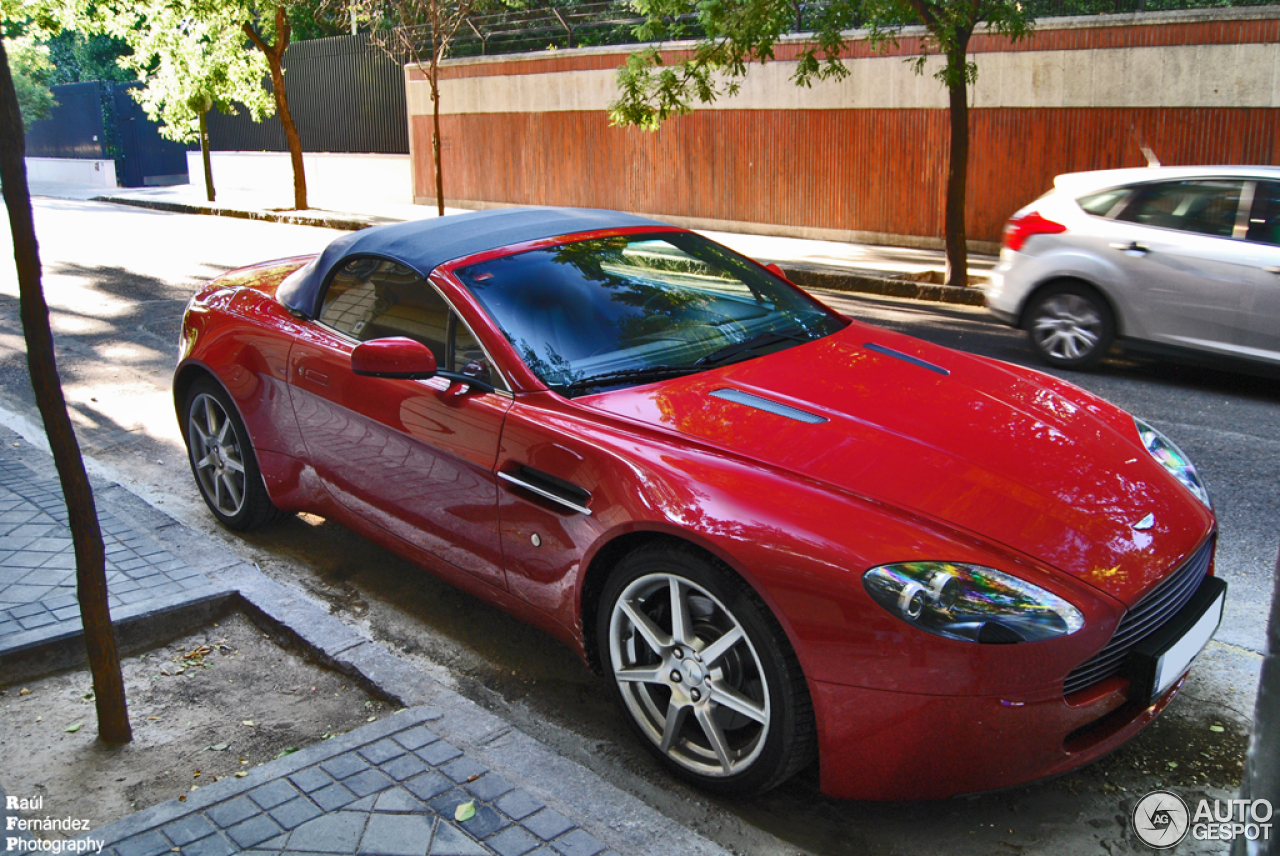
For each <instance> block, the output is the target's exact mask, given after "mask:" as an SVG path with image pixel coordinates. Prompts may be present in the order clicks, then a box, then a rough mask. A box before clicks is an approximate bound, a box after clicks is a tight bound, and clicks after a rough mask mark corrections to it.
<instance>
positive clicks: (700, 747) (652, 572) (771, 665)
mask: <svg viewBox="0 0 1280 856" xmlns="http://www.w3.org/2000/svg"><path fill="white" fill-rule="evenodd" d="M597 627H598V633H599V635H598V637H597V638H598V639H599V640H600V641H601V645H602V651H601V654H602V657H601V659H602V660H603V662H604V665H605V668H606V670H607V671H608V674H609V675H610V677H611V678H612V681H613V685H614V690H615V697H616V698H617V700H618V702H619V704H620V705H621V707H622V710H623V712H624V714H625V715H626V718H627V721H628V722H629V724H630V725H631V727H632V728H633V730H635V731H636V732H637V733H638V734H639V735H640V737H641V739H642V740H643V742H644V743H645V745H646V746H647V747H648V748H649V749H650V750H651V751H653V752H654V753H655V754H656V755H657V757H658V758H659V759H660V760H661V761H662V763H663V764H664V765H665V766H666V767H667V768H668V769H669V770H671V771H672V772H674V773H675V774H676V775H678V776H680V777H682V778H684V779H687V780H689V781H691V782H693V783H694V784H696V785H698V786H699V787H702V788H706V789H708V790H712V791H718V792H721V793H737V794H751V793H761V792H763V791H766V790H769V789H770V788H773V787H776V786H777V785H779V784H781V783H782V782H784V781H785V780H786V779H788V778H790V777H791V776H792V775H794V774H795V773H796V772H798V771H799V770H800V769H802V768H803V767H804V766H805V765H806V764H808V763H809V761H810V760H811V758H812V755H813V752H814V746H815V736H814V725H813V706H812V702H811V701H810V698H809V693H808V688H807V686H806V684H805V680H804V675H803V674H802V673H801V671H800V664H799V662H798V661H797V660H796V657H795V654H794V653H793V652H792V650H791V647H790V645H789V644H788V642H787V640H786V637H785V636H784V634H783V633H782V629H781V628H780V627H779V626H778V625H777V622H776V621H775V620H774V619H773V616H772V615H771V614H770V613H769V612H768V608H767V607H766V606H765V605H764V603H763V602H761V601H760V599H759V598H758V597H757V596H756V595H755V593H754V592H753V591H751V589H750V588H749V587H748V586H747V585H746V584H745V583H744V582H742V580H741V579H739V578H737V577H736V576H735V575H733V574H732V573H731V572H729V571H728V570H727V569H723V568H720V567H717V566H715V565H713V564H712V563H711V562H710V561H708V560H706V559H704V558H703V557H702V556H700V555H698V554H696V552H694V551H691V550H684V549H679V548H666V547H664V548H651V549H647V550H643V551H640V552H637V553H633V554H631V555H630V556H628V557H627V558H626V559H624V560H623V561H622V563H621V564H620V565H619V566H618V568H616V569H615V571H614V573H613V574H612V576H611V577H610V579H609V581H608V583H607V584H606V587H605V591H604V596H603V598H602V599H601V605H600V612H599V616H598V625H597Z"/></svg>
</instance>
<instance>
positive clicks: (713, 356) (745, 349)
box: [693, 329, 811, 366]
mask: <svg viewBox="0 0 1280 856" xmlns="http://www.w3.org/2000/svg"><path fill="white" fill-rule="evenodd" d="M810 338H811V336H810V335H809V332H808V331H807V330H800V329H792V330H776V331H774V330H770V331H768V332H765V333H760V334H758V335H756V336H752V337H751V338H750V339H744V340H742V341H741V342H734V343H733V344H732V345H725V346H724V347H723V348H721V349H719V350H718V351H712V352H711V353H709V354H707V355H706V356H705V357H699V358H698V359H697V360H696V361H694V363H693V364H694V365H695V366H714V365H719V364H720V363H727V362H729V361H730V360H732V359H734V358H735V357H739V356H755V353H754V352H755V351H756V350H757V349H758V348H767V347H769V346H770V345H777V344H780V343H782V342H808V341H809V340H810Z"/></svg>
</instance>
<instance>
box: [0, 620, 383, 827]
mask: <svg viewBox="0 0 1280 856" xmlns="http://www.w3.org/2000/svg"><path fill="white" fill-rule="evenodd" d="M123 669H124V679H125V692H126V695H127V697H128V700H129V719H130V722H131V724H132V726H133V742H132V743H130V744H128V745H127V746H121V747H108V746H104V745H103V744H101V743H99V742H98V739H97V731H98V727H97V715H96V713H95V710H94V705H93V700H92V699H93V695H92V681H91V679H90V677H89V673H88V671H87V670H79V671H71V672H63V673H60V674H57V675H53V676H51V677H47V678H42V679H39V680H34V681H28V682H24V683H21V684H17V685H13V686H8V687H4V688H3V689H0V754H3V757H4V759H5V763H4V769H3V780H2V781H3V785H4V789H5V792H6V793H7V794H9V795H10V796H16V797H26V798H30V797H40V796H42V797H43V798H44V805H43V808H42V809H41V810H39V811H38V812H32V813H28V814H29V815H30V816H37V815H38V816H40V817H45V816H48V817H66V816H71V817H73V818H76V819H81V818H83V819H85V820H88V821H90V825H91V828H96V827H98V826H100V825H102V824H104V823H108V822H110V821H112V820H116V819H118V818H120V817H123V816H125V815H127V814H129V813H131V812H134V811H137V810H139V809H143V808H147V807H148V806H152V805H155V804H157V803H161V802H164V801H165V800H170V799H173V798H175V797H181V796H183V795H184V794H186V793H188V792H189V791H191V790H193V789H195V788H199V787H200V786H202V785H207V784H212V783H213V782H215V781H217V780H219V779H222V778H225V777H227V776H234V775H235V774H236V773H237V772H241V771H245V770H248V769H250V768H251V767H254V766H257V765H259V764H262V763H265V762H267V761H271V760H273V759H274V758H277V757H280V756H281V755H282V754H287V753H288V752H289V751H291V750H296V749H301V748H303V747H306V746H309V745H311V744H313V743H316V742H318V741H320V740H323V739H326V738H327V737H329V736H331V735H337V734H342V733H344V732H346V731H350V730H351V729H353V728H357V727H359V726H361V725H364V724H365V723H366V722H368V721H370V719H372V718H381V717H383V716H386V715H389V714H390V713H391V712H392V708H391V707H390V706H389V705H387V704H385V703H384V702H381V701H378V700H377V699H374V698H373V697H371V696H370V695H369V694H368V693H366V692H365V691H364V690H363V689H362V688H360V687H358V686H357V685H355V684H354V683H353V682H352V680H351V679H350V678H348V677H346V676H344V675H341V674H338V673H337V672H333V671H330V670H328V669H325V668H323V667H321V666H317V665H315V664H313V663H310V662H307V661H306V660H305V659H303V658H302V657H301V656H299V655H298V654H296V653H294V652H292V651H289V650H286V649H284V648H281V647H280V646H278V645H277V644H276V643H275V642H274V641H272V639H271V637H270V636H268V635H267V634H265V633H264V632H262V631H261V630H259V629H258V628H257V627H256V626H255V625H254V624H253V623H252V622H251V621H249V620H248V619H247V618H245V617H244V616H243V615H239V614H235V615H232V616H230V617H228V618H227V619H226V620H224V621H220V622H218V623H217V624H214V625H211V626H209V627H205V628H203V629H202V630H199V631H196V632H195V633H192V634H190V635H188V636H186V637H184V638H182V639H180V640H178V641H176V642H173V643H172V644H170V645H166V646H164V647H162V648H157V649H154V650H152V651H150V652H148V653H146V654H142V655H137V656H133V657H129V658H127V659H126V660H125V661H124V663H123ZM77 726H79V727H78V728H77ZM43 835H44V836H46V837H60V836H58V834H57V833H43Z"/></svg>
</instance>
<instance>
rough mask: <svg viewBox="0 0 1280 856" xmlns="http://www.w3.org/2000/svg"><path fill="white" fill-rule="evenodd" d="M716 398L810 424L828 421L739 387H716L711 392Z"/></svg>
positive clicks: (823, 417)
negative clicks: (744, 390)
mask: <svg viewBox="0 0 1280 856" xmlns="http://www.w3.org/2000/svg"><path fill="white" fill-rule="evenodd" d="M711 395H712V396H714V397H716V398H720V399H723V400H725V401H732V402H733V403H734V404H741V405H743V406H744V407H753V408H755V409H756V410H763V411H764V412H765V413H772V414H774V415H775V416H783V417H786V418H787V419H794V420H795V421H797V422H807V423H809V424H810V425H820V424H821V423H823V422H827V421H829V420H828V419H827V418H826V417H825V416H819V415H818V414H816V413H810V412H809V411H807V410H800V409H798V408H795V407H789V406H788V405H786V404H781V403H779V402H777V401H773V400H771V399H768V398H762V397H760V396H758V395H752V394H751V393H749V392H743V391H742V390H740V389H717V390H714V391H713V392H712V393H711Z"/></svg>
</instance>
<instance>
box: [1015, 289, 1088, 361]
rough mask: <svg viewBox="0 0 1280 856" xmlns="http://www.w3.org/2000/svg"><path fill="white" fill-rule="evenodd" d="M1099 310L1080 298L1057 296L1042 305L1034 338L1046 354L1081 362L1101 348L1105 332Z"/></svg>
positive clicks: (1033, 325) (1078, 296)
mask: <svg viewBox="0 0 1280 856" xmlns="http://www.w3.org/2000/svg"><path fill="white" fill-rule="evenodd" d="M1103 325H1104V322H1103V320H1102V315H1101V313H1099V312H1098V308H1097V307H1096V306H1094V304H1093V303H1092V302H1091V301H1090V300H1088V299H1087V298H1084V297H1081V296H1080V295H1078V294H1070V293H1067V294H1055V295H1054V296H1053V297H1050V298H1049V299H1048V300H1046V301H1045V302H1044V303H1042V304H1041V305H1040V309H1039V311H1038V312H1037V313H1036V316H1035V318H1034V319H1033V320H1032V325H1031V335H1032V336H1033V337H1034V338H1035V341H1036V345H1037V346H1038V347H1039V348H1040V350H1041V351H1043V352H1044V353H1045V354H1047V355H1049V356H1050V357H1053V358H1054V359H1058V360H1081V359H1084V358H1086V357H1088V356H1089V355H1090V354H1092V353H1093V352H1094V350H1095V349H1096V348H1097V347H1098V343H1099V342H1100V341H1101V340H1102V336H1103V332H1104V326H1103Z"/></svg>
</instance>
